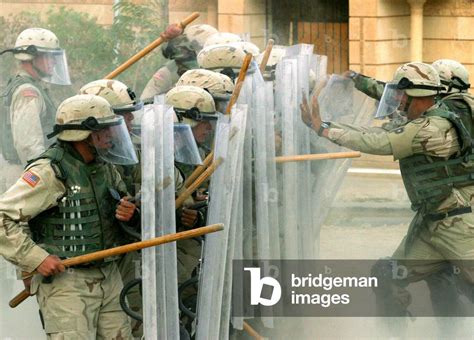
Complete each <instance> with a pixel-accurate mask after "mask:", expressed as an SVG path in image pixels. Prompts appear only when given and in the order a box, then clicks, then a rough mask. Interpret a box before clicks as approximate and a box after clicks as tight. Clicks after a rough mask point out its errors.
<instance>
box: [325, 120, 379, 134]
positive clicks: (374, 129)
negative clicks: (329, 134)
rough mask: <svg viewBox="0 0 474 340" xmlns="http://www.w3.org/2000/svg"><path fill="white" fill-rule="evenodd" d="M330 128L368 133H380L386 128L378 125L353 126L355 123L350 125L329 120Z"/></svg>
mask: <svg viewBox="0 0 474 340" xmlns="http://www.w3.org/2000/svg"><path fill="white" fill-rule="evenodd" d="M331 128H336V129H348V130H352V131H358V132H370V133H372V132H373V133H381V132H384V131H386V129H383V128H381V127H378V126H355V125H350V124H345V123H335V122H331Z"/></svg>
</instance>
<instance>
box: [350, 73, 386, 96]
mask: <svg viewBox="0 0 474 340" xmlns="http://www.w3.org/2000/svg"><path fill="white" fill-rule="evenodd" d="M354 85H355V87H356V89H358V90H359V91H361V92H363V93H365V94H366V95H368V96H369V97H371V98H374V99H375V100H380V98H382V94H383V89H384V87H385V83H383V82H381V81H378V80H376V79H373V78H369V77H366V76H364V75H362V74H358V75H357V76H355V77H354Z"/></svg>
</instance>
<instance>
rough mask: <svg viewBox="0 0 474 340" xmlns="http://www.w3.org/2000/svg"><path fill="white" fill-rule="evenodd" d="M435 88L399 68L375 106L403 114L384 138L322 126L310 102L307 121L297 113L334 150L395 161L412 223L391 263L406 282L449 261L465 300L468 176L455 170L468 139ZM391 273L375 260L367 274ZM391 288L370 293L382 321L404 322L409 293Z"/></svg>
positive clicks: (471, 237)
mask: <svg viewBox="0 0 474 340" xmlns="http://www.w3.org/2000/svg"><path fill="white" fill-rule="evenodd" d="M441 89H442V87H441V83H440V79H439V75H438V74H437V72H436V70H435V69H434V68H433V67H432V66H430V65H427V64H423V63H408V64H405V65H403V66H402V67H400V68H399V69H398V70H397V72H396V81H395V82H392V83H390V84H388V85H387V86H386V88H385V90H384V91H386V94H384V96H386V98H388V100H387V101H386V102H384V101H382V102H381V103H380V106H379V110H378V113H385V114H390V113H392V112H393V111H394V110H398V109H400V108H402V109H403V110H404V111H405V112H406V115H407V118H408V122H407V123H406V124H404V125H402V126H400V127H398V128H396V129H394V130H391V131H380V130H379V131H376V132H372V131H369V130H365V131H364V130H363V129H362V130H361V129H359V127H351V126H341V125H337V124H333V123H324V122H321V119H320V116H319V112H318V110H319V109H318V105H317V102H316V101H314V102H313V115H312V117H311V115H310V114H309V110H308V109H307V108H306V107H304V106H302V114H303V120H304V121H305V122H306V123H307V124H309V125H310V126H311V127H312V129H314V130H315V131H317V132H318V134H319V135H320V136H324V137H326V138H328V139H329V140H331V141H333V142H334V143H336V144H338V145H341V146H345V147H348V148H351V149H353V150H359V151H362V152H366V153H370V154H378V155H393V156H394V158H395V159H396V160H400V169H401V173H402V178H403V180H404V184H405V187H406V190H407V193H408V196H409V198H410V201H411V202H412V208H413V209H414V210H415V211H416V216H415V218H414V219H413V220H412V222H411V224H410V228H409V231H408V233H407V236H406V237H405V239H404V240H403V241H402V243H401V244H400V246H399V247H398V249H397V250H396V251H395V253H394V254H393V256H392V258H393V259H397V260H399V262H401V263H402V264H404V265H405V266H406V267H407V268H408V277H407V278H406V280H407V282H414V281H419V280H423V279H426V278H428V277H430V276H431V275H433V274H435V273H438V272H442V271H444V270H446V268H447V267H448V268H449V263H448V261H449V262H450V263H451V264H456V265H457V266H459V268H460V270H461V278H462V280H463V281H464V282H466V283H467V285H466V286H465V288H466V289H467V290H466V294H467V296H469V297H470V298H472V294H473V291H472V287H473V283H474V267H473V266H472V263H473V262H472V261H465V262H463V260H473V259H474V234H473V233H472V230H473V229H474V215H473V214H472V210H471V198H472V197H473V194H474V183H473V182H472V180H471V178H472V172H474V171H473V170H472V168H470V167H464V166H463V165H462V164H464V162H465V157H469V155H472V150H471V148H472V146H471V143H470V140H471V138H470V135H469V132H468V131H467V129H466V128H465V126H464V125H463V123H462V121H461V120H460V119H459V117H457V116H456V115H455V114H453V113H452V112H449V111H447V110H446V109H445V108H444V107H440V104H439V103H436V100H435V98H436V96H437V95H438V93H439V91H440V90H441ZM388 91H393V92H392V93H393V94H394V95H390V93H389V92H388ZM397 100H398V102H397ZM385 109H387V110H385ZM384 111H385V112H384ZM448 159H449V161H448ZM427 174H430V176H427ZM453 174H456V175H453ZM405 260H408V261H405ZM410 260H421V261H419V262H418V263H416V262H413V261H411V262H410ZM390 270H391V268H388V267H387V265H386V263H383V262H382V261H381V262H379V263H378V264H377V265H376V266H375V267H374V268H373V274H374V275H377V276H380V277H383V276H385V277H388V278H390V277H392V275H391V274H390ZM390 287H393V289H389V291H386V290H384V291H382V290H380V291H376V296H377V297H378V299H379V302H380V306H381V307H383V308H384V314H385V315H392V316H402V315H406V307H407V305H408V304H409V300H410V299H409V298H406V296H407V294H408V293H407V292H406V290H405V289H404V288H403V286H400V285H399V284H396V283H392V284H391V285H390ZM403 296H405V298H403Z"/></svg>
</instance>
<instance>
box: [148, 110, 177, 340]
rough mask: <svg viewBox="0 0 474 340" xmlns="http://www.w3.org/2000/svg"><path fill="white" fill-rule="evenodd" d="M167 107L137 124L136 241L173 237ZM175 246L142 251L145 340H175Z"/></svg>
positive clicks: (170, 126)
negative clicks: (139, 150)
mask: <svg viewBox="0 0 474 340" xmlns="http://www.w3.org/2000/svg"><path fill="white" fill-rule="evenodd" d="M173 116H174V112H173V109H172V108H171V107H169V106H165V105H159V104H153V106H152V107H151V108H149V109H148V110H146V111H145V113H144V116H143V120H142V157H143V158H142V174H143V175H142V226H143V228H142V239H149V238H153V237H158V236H162V235H164V234H168V233H175V232H176V227H175V213H174V211H175V206H174V200H175V186H174V149H173ZM176 261H177V260H176V244H175V243H169V244H165V245H162V246H159V247H153V248H148V249H145V250H143V252H142V271H143V272H142V279H143V314H144V315H143V320H144V327H143V329H144V335H145V338H149V339H153V338H159V339H178V338H179V310H178V283H177V263H176Z"/></svg>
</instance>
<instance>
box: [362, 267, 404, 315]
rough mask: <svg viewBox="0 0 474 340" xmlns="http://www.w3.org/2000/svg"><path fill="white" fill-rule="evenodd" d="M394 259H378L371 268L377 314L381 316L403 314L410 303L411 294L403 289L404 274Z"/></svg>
mask: <svg viewBox="0 0 474 340" xmlns="http://www.w3.org/2000/svg"><path fill="white" fill-rule="evenodd" d="M401 269H403V267H402V266H399V265H398V264H397V262H396V261H394V260H390V259H380V260H378V261H377V262H375V264H374V265H373V266H372V268H371V276H373V277H376V278H377V282H378V284H377V286H376V287H374V288H373V290H374V293H375V296H376V301H377V309H378V314H380V315H381V316H403V315H406V314H407V310H406V309H407V307H408V306H409V305H410V303H411V295H410V293H409V292H408V291H407V290H406V289H405V287H406V285H407V283H406V280H405V278H406V275H405V273H403V272H401V271H400V270H401Z"/></svg>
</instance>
